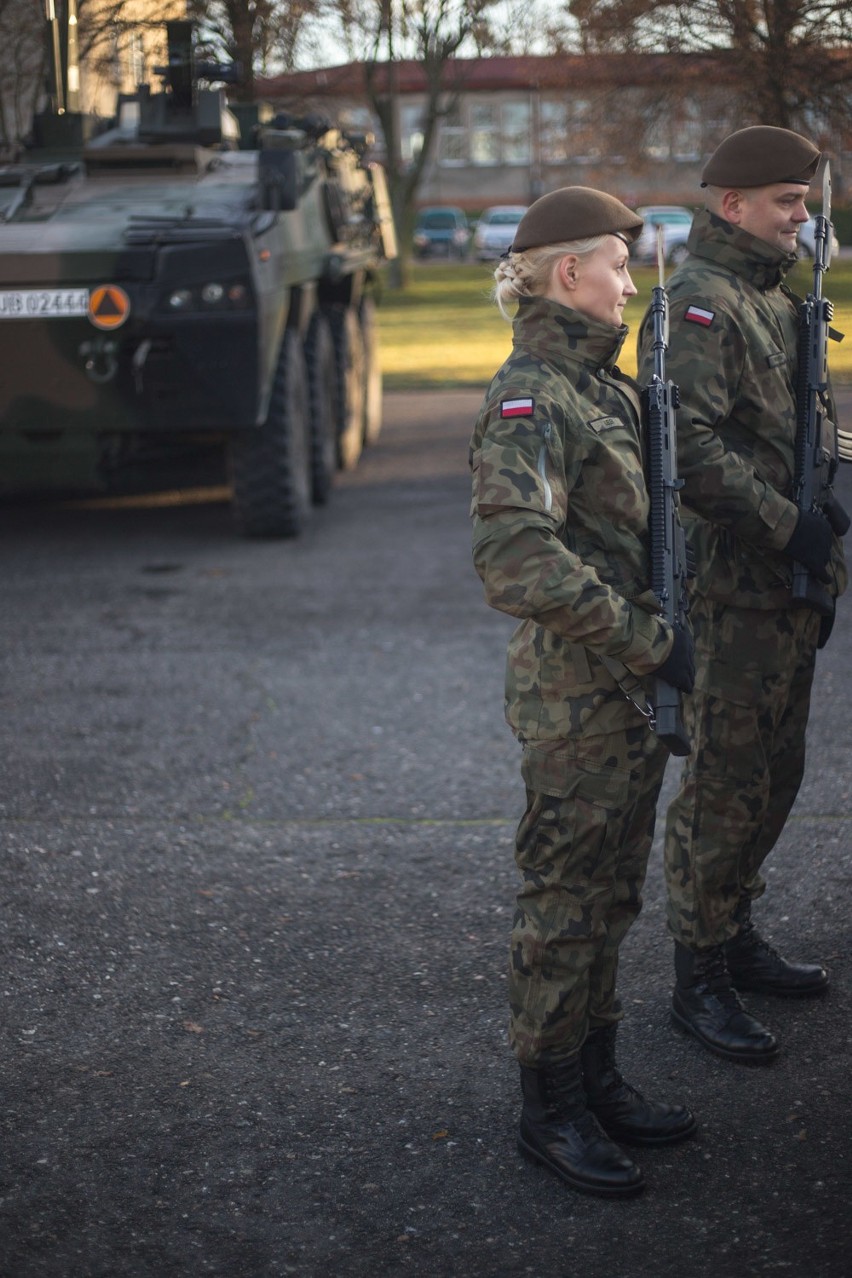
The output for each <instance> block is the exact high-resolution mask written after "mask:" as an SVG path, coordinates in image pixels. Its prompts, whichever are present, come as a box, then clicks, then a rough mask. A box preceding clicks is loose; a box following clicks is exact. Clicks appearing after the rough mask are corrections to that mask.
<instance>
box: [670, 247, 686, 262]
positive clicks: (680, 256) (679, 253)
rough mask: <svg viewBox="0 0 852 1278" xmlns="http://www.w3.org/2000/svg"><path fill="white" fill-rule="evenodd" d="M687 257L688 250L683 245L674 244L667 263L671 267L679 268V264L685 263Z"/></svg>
mask: <svg viewBox="0 0 852 1278" xmlns="http://www.w3.org/2000/svg"><path fill="white" fill-rule="evenodd" d="M688 257H689V249H688V248H687V247H686V245H685V244H675V246H674V248H673V249H672V251H671V253H669V261H670V262H671V264H672V266H680V264H681V262H685V261H686V259H687V258H688Z"/></svg>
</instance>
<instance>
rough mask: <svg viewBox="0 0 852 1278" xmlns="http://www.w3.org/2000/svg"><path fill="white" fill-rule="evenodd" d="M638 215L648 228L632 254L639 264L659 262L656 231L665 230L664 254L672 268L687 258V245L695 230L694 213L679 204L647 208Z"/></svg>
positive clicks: (642, 233)
mask: <svg viewBox="0 0 852 1278" xmlns="http://www.w3.org/2000/svg"><path fill="white" fill-rule="evenodd" d="M636 212H637V213H638V214H639V216H640V217H643V218H644V219H645V225H644V226H643V227H642V230H641V231H640V233H639V236H638V238H637V239H636V240H635V241H634V243H633V246H632V248H631V250H630V252H631V255H632V256H633V257H634V258H635V259H636V261H637V262H642V263H643V264H649V265H653V264H654V263H655V262H656V260H657V227H658V226H661V227H662V228H663V254H664V256H665V260H666V262H668V263H669V265H670V266H677V265H678V263H679V262H682V261H683V259H684V258H685V257H686V255H687V252H688V249H687V247H686V241H687V239H688V238H689V231H690V228H691V226H692V210H691V209H687V208H684V207H683V206H682V205H680V204H646V205H645V206H644V207H643V208H638V209H637V210H636Z"/></svg>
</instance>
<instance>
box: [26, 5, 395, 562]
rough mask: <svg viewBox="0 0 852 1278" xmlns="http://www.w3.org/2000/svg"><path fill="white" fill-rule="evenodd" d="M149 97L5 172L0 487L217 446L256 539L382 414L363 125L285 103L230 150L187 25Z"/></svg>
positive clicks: (322, 482) (325, 485)
mask: <svg viewBox="0 0 852 1278" xmlns="http://www.w3.org/2000/svg"><path fill="white" fill-rule="evenodd" d="M166 25H167V37H168V49H169V61H168V66H166V67H164V68H159V69H158V74H160V75H162V77H163V79H164V81H165V83H164V87H163V89H162V91H161V92H156V93H154V92H151V91H150V90H149V89H148V88H147V87H146V86H141V87H140V89H139V91H138V92H137V93H135V94H133V95H126V96H122V97H121V98H120V99H119V103H118V111H117V116H116V120H115V126H114V127H113V128H110V129H109V130H108V131H106V132H103V133H101V134H99V135H98V136H96V137H93V138H91V139H90V140H89V142H88V143H87V144H86V145H85V147H84V148H83V150H82V154H81V155H80V157H79V159H74V160H70V161H69V160H67V159H62V158H58V159H57V158H54V159H53V160H51V161H48V160H46V159H45V158H44V157H42V158H41V159H39V158H38V157H36V156H35V155H33V156H31V157H30V158H29V159H28V161H27V162H26V163H21V164H16V165H11V166H6V167H5V168H4V169H3V170H0V370H2V371H0V493H25V492H42V493H43V492H46V491H49V490H54V491H58V490H61V491H63V492H69V491H73V492H110V491H122V490H126V484H127V482H128V480H129V477H130V476H132V475H133V474H134V473H137V472H138V470H139V467H140V465H141V464H143V463H144V465H145V466H146V467H147V468H148V469H149V470H150V467H151V463H152V462H153V463H154V466H155V468H156V466H157V464H158V463H159V461H160V459H161V460H162V464H163V467H164V468H165V467H166V465H167V464H168V462H169V460H170V459H172V458H174V457H175V456H177V455H178V454H180V455H181V456H183V457H184V458H185V457H186V456H187V455H189V456H192V450H193V449H194V448H196V447H197V448H198V450H199V455H200V454H201V450H202V449H203V450H206V451H207V455H208V456H209V451H210V449H213V450H214V451H216V450H218V449H220V448H221V450H222V452H223V455H224V457H225V458H226V461H227V467H228V471H229V474H230V483H231V490H232V494H233V507H234V511H235V515H236V519H237V523H238V526H239V527H240V529H241V530H242V531H243V532H244V533H245V534H247V535H249V536H259V537H274V536H280V537H287V536H295V535H297V534H298V533H299V531H300V530H301V528H302V526H303V524H304V522H305V520H306V518H307V517H308V515H309V512H310V510H311V506H312V505H314V504H321V503H323V502H325V501H326V500H327V498H328V495H329V491H330V488H331V485H332V479H333V475H334V472H335V470H336V469H337V468H338V467H352V466H354V465H355V464H356V462H357V460H358V457H359V455H360V453H361V449H362V447H363V445H364V444H365V443H369V442H370V441H371V440H373V439H375V437H376V436H377V434H378V432H379V429H380V426H381V372H380V368H379V362H378V350H377V342H376V332H375V313H374V307H375V299H376V285H377V269H378V267H379V266H380V265H381V263H382V261H383V260H385V259H386V258H388V257H392V256H394V255H395V252H396V249H395V241H394V233H393V223H392V220H391V216H390V212H389V204H388V200H387V195H386V190H385V186H384V175H383V172H382V170H381V169H380V168H379V167H378V166H376V165H375V164H371V163H370V162H369V161H368V159H367V141H368V140H367V139H365V138H364V137H363V136H360V137H356V136H347V135H346V134H344V133H342V132H341V131H339V130H337V129H334V128H331V127H330V126H329V125H328V123H327V122H326V121H325V120H322V119H319V118H316V117H308V118H304V119H295V118H290V117H288V118H283V117H278V118H276V119H275V120H273V121H272V123H271V125H261V126H259V127H258V128H257V129H256V130H255V137H254V138H253V139H252V143H253V145H252V146H250V147H249V148H243V149H240V147H239V142H238V126H237V123H236V119H235V117H234V115H233V114H232V113H230V112H229V111H228V110H227V108H226V106H225V98H224V90H223V89H222V88H210V87H208V88H200V87H199V81H201V82H202V83H203V82H204V81H206V82H207V83H208V85H209V84H215V83H216V82H217V81H222V80H225V79H226V78H227V69H226V68H222V67H219V66H216V65H211V64H205V63H202V62H200V60H198V59H197V58H196V55H195V50H194V47H193V42H192V24H191V23H189V22H183V21H181V22H170V23H167V24H166Z"/></svg>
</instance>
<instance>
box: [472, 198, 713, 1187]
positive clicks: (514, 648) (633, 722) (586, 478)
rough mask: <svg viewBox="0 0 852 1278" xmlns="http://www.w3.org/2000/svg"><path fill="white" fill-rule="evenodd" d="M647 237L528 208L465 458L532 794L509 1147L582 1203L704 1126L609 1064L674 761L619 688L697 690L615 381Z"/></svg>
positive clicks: (586, 207) (517, 942)
mask: <svg viewBox="0 0 852 1278" xmlns="http://www.w3.org/2000/svg"><path fill="white" fill-rule="evenodd" d="M641 227H642V219H641V218H640V217H638V216H637V215H636V214H635V213H633V212H631V210H630V209H628V208H626V207H625V205H623V204H622V203H621V202H620V201H619V200H616V199H614V198H613V197H612V196H610V195H605V194H603V193H602V192H600V191H593V190H591V189H589V188H587V187H565V188H563V189H562V190H558V191H553V192H551V193H550V194H549V195H545V196H543V197H542V199H540V200H537V201H536V202H535V203H534V204H533V205H532V206H531V207H530V208H529V209H528V210H527V212H526V214H525V215H524V217H523V219H522V220H521V222H520V224H519V226H518V230H517V234H516V235H515V240H514V243H513V245H512V248H511V250H510V251H509V253H508V255H507V256H506V258H505V259H503V260H501V262H500V265H499V266H498V267H497V270H496V271H495V280H496V287H495V290H494V296H495V300H496V302H497V305H498V306H499V308H500V310H501V311H502V312H503V314H504V315H506V317H507V318H509V317H508V315H507V312H506V303H507V301H509V300H513V299H517V302H518V307H517V313H516V316H515V319H514V344H513V349H512V353H511V355H510V356H509V358H508V359H507V360H506V362H505V364H504V365H503V367H502V368H501V369H500V370H499V371H498V373H497V374H496V376H495V378H494V380H493V382H492V383H491V386H490V388H489V390H488V393H487V395H486V398H485V402H484V405H483V407H482V410H481V412H480V414H479V419H478V421H477V424H476V428H475V430H474V434H473V440H472V446H471V465H472V468H473V503H472V514H473V517H474V538H473V540H474V562H475V564H476V569H477V571H478V573H479V575H480V577H481V578H482V580H483V582H484V585H485V595H486V599H487V600H488V603H489V604H491V605H492V606H493V607H495V608H499V609H501V610H502V611H504V612H508V613H511V614H512V615H513V616H515V617H519V618H521V624H520V625H519V626H518V628H517V629H516V630H515V632H514V634H513V636H512V639H511V641H510V644H509V653H508V667H507V685H506V694H507V699H506V714H507V718H508V721H509V724H510V725H511V727H512V729H513V730H514V732H515V733H516V735H517V736H518V738H519V740H520V742H521V744H522V746H523V762H522V768H521V770H522V775H523V778H524V781H525V784H526V790H527V809H526V813H525V815H524V817H523V819H522V821H521V823H520V826H519V828H518V833H517V837H516V860H517V864H518V868H519V870H520V872H521V876H522V879H523V883H522V886H521V889H520V892H519V895H518V904H517V911H516V914H515V918H514V923H513V928H512V936H511V961H510V971H509V1001H510V1042H511V1045H512V1048H513V1050H514V1052H515V1054H516V1055H517V1057H518V1061H519V1063H520V1066H521V1090H522V1095H523V1109H522V1113H521V1122H520V1133H519V1138H518V1143H519V1147H520V1149H521V1152H522V1153H523V1154H525V1155H526V1156H527V1157H529V1158H531V1159H533V1160H535V1161H538V1162H540V1163H543V1164H544V1165H545V1166H546V1167H548V1168H550V1169H551V1170H552V1171H554V1172H555V1173H556V1174H557V1175H559V1176H561V1177H562V1178H563V1179H564V1180H566V1181H567V1182H568V1184H570V1185H571V1186H573V1188H575V1189H580V1190H584V1191H586V1192H589V1193H597V1194H604V1195H610V1196H613V1195H624V1194H633V1193H636V1192H638V1191H639V1190H640V1189H641V1188H642V1187H643V1185H644V1181H643V1178H642V1173H641V1171H640V1170H639V1168H638V1167H637V1166H636V1165H635V1164H634V1163H633V1162H632V1160H631V1159H630V1158H628V1157H627V1155H626V1154H625V1153H624V1152H623V1150H621V1149H620V1148H619V1146H618V1145H617V1144H615V1143H614V1142H613V1140H612V1139H610V1138H615V1139H616V1140H623V1141H625V1142H630V1143H635V1144H647V1145H663V1144H668V1143H670V1142H673V1141H677V1140H682V1139H683V1138H685V1137H687V1136H690V1135H691V1134H692V1133H693V1131H694V1130H695V1119H694V1118H693V1116H692V1115H691V1114H690V1112H689V1111H688V1110H687V1109H685V1108H683V1106H671V1105H665V1104H661V1103H657V1102H654V1101H648V1100H645V1098H644V1097H643V1096H642V1095H641V1093H640V1092H638V1091H636V1089H635V1088H633V1087H631V1086H630V1084H629V1083H626V1082H625V1081H624V1079H623V1078H622V1076H621V1074H620V1073H619V1072H618V1069H617V1067H616V1064H615V1031H616V1025H617V1022H618V1021H619V1020H620V1019H621V1016H622V1010H621V1005H620V1002H619V1000H618V997H617V995H616V991H615V982H616V969H617V966H618V949H619V946H620V944H621V942H622V940H623V939H624V936H625V935H626V933H627V930H628V928H629V927H630V924H631V923H632V922H633V920H634V919H635V918H636V916H637V914H638V913H639V909H640V906H641V888H642V883H643V881H644V877H645V869H646V865H647V860H648V854H649V851H650V846H651V839H652V835H653V829H654V817H655V810H656V804H657V797H658V794H659V791H660V786H661V783H662V777H663V771H664V768H665V763H666V758H667V751H666V749H665V747H664V746H662V745H661V743H660V742H659V741H658V739H657V738H656V737H655V736H654V735H653V733H652V732H651V731H650V729H649V726H648V722H647V719H646V718H645V717H644V716H643V714H642V713H641V711H640V710H639V709H638V708H637V706H636V705H635V704H634V703H633V701H631V700H628V699H627V698H626V697H625V696H624V694H623V693H622V691H621V690H620V686H619V685H620V684H621V683H622V682H623V681H624V680H625V679H626V680H630V678H631V676H638V677H639V678H641V677H644V676H646V675H649V674H651V673H652V672H656V674H657V675H658V676H660V677H662V678H665V679H666V680H667V681H668V682H669V683H670V684H672V685H674V686H675V687H677V688H680V689H682V690H684V691H687V692H688V691H690V690H691V688H692V682H693V650H692V639H691V636H690V635H689V634H688V633H687V632H685V631H682V630H679V629H672V627H670V626H669V625H668V624H667V623H666V622H665V621H663V620H662V619H661V618H660V616H659V615H658V608H657V601H656V598H655V596H654V595H653V593H652V592H651V590H650V588H649V572H650V565H649V561H648V513H649V501H648V493H647V491H646V487H645V479H644V475H643V469H642V446H641V440H640V426H639V401H638V398H637V391H636V386H635V383H633V382H632V381H631V380H630V379H629V378H627V377H625V376H624V375H623V374H622V373H621V372H619V370H618V369H617V368H616V367H615V360H616V357H617V355H618V352H619V350H620V349H621V346H622V343H623V342H624V338H625V336H626V333H627V329H626V327H625V325H624V324H623V322H622V311H623V308H624V305H625V303H626V302H627V299H628V298H629V297H632V296H633V295H634V294H635V293H636V289H635V287H634V285H633V282H632V280H631V278H630V274H629V272H628V245H629V244H630V243H631V242H632V241H633V240H634V239H635V238H636V236H637V235H638V234H639V231H640V229H641ZM613 670H614V673H613ZM617 679H618V681H617ZM632 682H633V683H634V684H635V685H636V686H637V688H639V689H641V684H640V683H639V679H637V678H634V679H633V680H632ZM636 700H637V702H638V701H640V700H641V699H640V698H638V697H637V698H636ZM643 704H644V703H643Z"/></svg>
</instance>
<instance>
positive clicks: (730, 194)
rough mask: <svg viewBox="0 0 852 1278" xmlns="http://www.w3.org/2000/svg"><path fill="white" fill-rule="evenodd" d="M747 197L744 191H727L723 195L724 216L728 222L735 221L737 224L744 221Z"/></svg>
mask: <svg viewBox="0 0 852 1278" xmlns="http://www.w3.org/2000/svg"><path fill="white" fill-rule="evenodd" d="M744 204H745V197H744V195H743V193H742V191H737V190H733V191H725V193H724V195H723V196H722V217H723V218H725V220H726V221H728V222H733V224H734V225H735V226H737V225H739V223H740V222H741V221H742V215H743V205H744Z"/></svg>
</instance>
